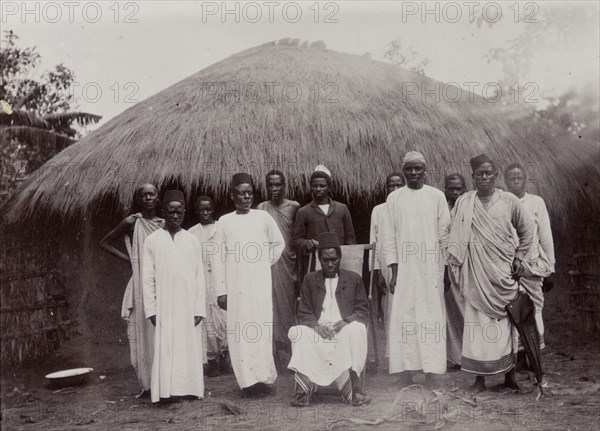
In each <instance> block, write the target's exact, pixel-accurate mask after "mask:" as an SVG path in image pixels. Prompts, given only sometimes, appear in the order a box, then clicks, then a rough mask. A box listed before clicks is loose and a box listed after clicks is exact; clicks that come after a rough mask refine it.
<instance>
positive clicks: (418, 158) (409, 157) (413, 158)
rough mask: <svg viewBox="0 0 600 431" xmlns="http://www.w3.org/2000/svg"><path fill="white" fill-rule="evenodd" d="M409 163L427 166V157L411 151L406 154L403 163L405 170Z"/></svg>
mask: <svg viewBox="0 0 600 431" xmlns="http://www.w3.org/2000/svg"><path fill="white" fill-rule="evenodd" d="M409 162H421V163H423V164H424V165H427V162H425V157H423V154H421V153H419V152H418V151H409V152H408V153H406V154H405V155H404V160H403V161H402V167H403V168H404V166H405V165H406V164H407V163H409Z"/></svg>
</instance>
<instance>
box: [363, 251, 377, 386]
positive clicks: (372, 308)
mask: <svg viewBox="0 0 600 431" xmlns="http://www.w3.org/2000/svg"><path fill="white" fill-rule="evenodd" d="M367 250H369V251H370V258H369V260H370V263H371V264H370V265H369V268H371V269H372V268H373V266H374V265H375V243H372V244H370V245H369V247H368V249H367ZM374 274H375V270H373V269H372V270H371V271H370V274H369V296H368V298H367V301H368V302H369V321H368V322H367V336H368V334H369V331H371V338H372V340H373V353H374V354H375V363H376V364H378V363H379V350H378V348H377V326H376V325H375V321H374V315H375V306H374V305H373V279H374ZM366 376H367V372H366V369H365V370H364V371H363V375H362V387H363V388H364V387H365V381H366Z"/></svg>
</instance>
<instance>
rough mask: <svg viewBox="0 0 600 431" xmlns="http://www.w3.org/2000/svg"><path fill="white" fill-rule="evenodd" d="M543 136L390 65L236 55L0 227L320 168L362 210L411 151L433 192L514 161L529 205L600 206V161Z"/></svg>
mask: <svg viewBox="0 0 600 431" xmlns="http://www.w3.org/2000/svg"><path fill="white" fill-rule="evenodd" d="M482 85H483V84H482ZM436 88H437V90H436ZM432 90H433V91H434V93H435V94H433V95H432V94H431V93H430V94H427V92H428V91H429V92H431V91H432ZM541 123H542V122H541V121H540V122H539V124H535V123H531V122H526V121H523V120H519V119H511V118H509V115H508V114H506V113H504V112H503V111H502V109H501V107H500V106H499V104H497V103H491V102H490V101H488V100H486V99H484V98H482V97H478V96H476V95H473V94H472V93H468V92H466V91H462V92H461V93H460V94H459V93H457V88H455V87H448V86H446V85H445V84H443V83H440V82H437V81H434V80H432V79H430V78H428V77H425V76H420V75H418V74H415V73H413V72H410V71H406V70H403V69H400V68H398V67H397V66H394V65H390V64H386V63H383V62H379V61H374V60H371V59H370V58H367V57H364V56H356V55H349V54H343V53H339V52H335V51H331V50H327V49H324V46H323V44H313V45H307V44H299V43H298V41H297V40H291V41H290V40H288V39H285V40H282V41H279V42H272V43H267V44H264V45H261V46H258V47H255V48H252V49H248V50H246V51H243V52H241V53H239V54H236V55H233V56H231V57H229V58H227V59H225V60H223V61H220V62H218V63H216V64H214V65H212V66H210V67H208V68H206V69H204V70H202V71H200V72H198V73H196V74H194V75H192V76H190V77H188V78H186V79H184V80H182V81H180V82H178V83H176V84H174V85H172V86H171V87H169V88H167V89H165V90H163V91H161V92H159V93H157V94H156V95H154V96H152V97H149V98H148V99H146V100H144V101H142V102H140V103H138V104H136V105H135V106H133V107H131V108H129V109H128V110H126V111H125V112H123V113H122V114H120V115H119V116H117V117H115V118H113V119H112V120H111V121H109V122H108V123H107V124H105V125H103V126H102V127H100V128H99V129H98V130H97V131H95V132H93V133H90V134H89V135H88V136H86V137H85V138H84V139H82V140H81V141H79V142H78V143H76V144H75V145H73V146H71V147H69V148H67V149H65V150H64V151H62V152H61V153H60V154H59V155H57V156H56V157H54V158H53V159H52V160H50V161H49V162H48V163H46V164H45V165H44V166H43V167H42V168H41V169H39V170H38V171H37V172H36V173H35V174H34V175H32V177H31V178H30V179H29V181H28V182H27V183H26V184H25V185H24V187H23V188H22V190H21V192H20V194H18V196H16V198H15V199H14V200H13V201H12V202H11V203H10V205H9V208H8V212H7V214H6V215H7V217H8V220H9V221H10V220H16V219H17V218H18V217H22V216H32V215H34V213H35V211H36V210H38V209H44V214H47V211H46V210H50V211H52V212H54V213H56V214H58V215H61V216H72V215H74V214H81V213H82V212H84V211H85V210H88V209H90V206H91V205H92V204H93V203H98V202H101V203H103V204H104V205H106V203H107V202H110V203H111V205H116V206H117V208H113V209H114V210H116V211H123V210H124V209H125V208H128V207H129V205H130V201H131V197H132V195H133V191H134V189H135V187H136V186H137V185H139V184H141V183H144V182H152V183H155V184H157V185H159V186H160V185H165V184H167V183H171V184H172V183H176V184H178V185H180V186H181V187H183V188H184V189H185V191H186V193H187V194H188V197H189V195H190V194H191V193H192V192H198V191H203V192H207V193H210V194H212V195H214V196H215V197H216V198H217V200H219V199H222V198H223V197H225V196H226V191H227V186H228V182H229V179H230V176H231V174H232V173H233V172H236V171H240V170H242V171H246V172H249V173H251V174H252V175H254V176H255V178H257V179H258V178H261V179H262V177H263V176H264V174H265V173H266V172H267V171H268V170H269V169H272V168H280V169H282V170H284V172H285V173H286V174H287V176H288V186H289V188H290V192H291V194H295V195H296V196H298V194H299V193H303V192H305V191H306V190H307V189H306V186H307V184H306V176H305V175H306V174H307V173H308V172H310V170H311V168H313V167H314V166H315V165H316V164H318V163H325V164H326V165H327V166H328V167H329V168H330V169H331V170H332V171H333V174H334V177H335V181H336V187H337V190H336V194H337V195H338V196H340V195H341V196H343V197H344V198H345V199H346V200H349V201H351V202H361V203H363V204H367V205H368V204H372V203H374V202H373V201H374V198H375V196H377V193H379V192H380V191H381V185H382V181H383V178H384V177H385V174H386V173H387V172H390V171H391V170H393V169H398V167H399V164H400V160H401V158H402V156H403V154H404V153H405V152H406V151H408V150H411V149H417V150H419V151H421V152H422V153H424V155H425V156H426V157H427V159H428V161H429V183H430V184H432V185H436V186H441V180H442V178H443V176H444V175H445V174H447V173H450V172H452V171H459V172H462V173H463V174H465V175H468V174H469V171H468V160H469V158H470V157H472V156H474V155H477V154H479V153H481V152H482V151H485V152H487V153H489V154H490V156H492V157H493V158H495V159H496V160H498V162H499V165H500V167H503V166H506V165H507V164H508V163H510V162H513V161H516V160H520V161H521V162H522V163H524V164H526V165H527V166H528V168H529V170H530V174H531V175H530V179H531V180H532V181H533V182H536V185H537V192H538V193H540V194H541V195H542V196H544V198H545V199H546V200H547V202H548V203H549V206H550V207H551V209H552V210H554V212H555V213H556V212H558V213H563V214H564V212H563V211H564V210H565V208H567V206H571V205H572V204H573V202H574V200H573V199H572V198H573V197H576V196H579V197H583V198H584V200H587V198H589V202H591V196H594V195H596V196H598V195H599V194H598V192H600V184H599V182H598V181H597V174H598V171H597V166H595V165H594V162H596V161H598V155H599V153H598V148H595V147H594V146H593V145H590V144H589V143H584V142H581V141H580V140H578V139H577V138H576V137H575V136H573V135H571V134H569V133H567V132H566V131H562V130H558V129H557V128H551V127H546V126H545V125H543V124H541ZM374 192H377V193H374ZM377 197H380V196H377ZM107 198H108V200H106V199H107ZM579 201H580V202H581V200H579Z"/></svg>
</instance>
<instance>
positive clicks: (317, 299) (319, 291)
mask: <svg viewBox="0 0 600 431" xmlns="http://www.w3.org/2000/svg"><path fill="white" fill-rule="evenodd" d="M338 277H339V280H338V285H337V289H336V290H335V299H336V300H337V303H338V307H339V309H340V314H341V316H342V319H343V320H345V321H347V322H348V323H350V322H354V321H355V320H358V321H359V322H361V323H364V324H365V325H366V324H367V321H368V319H369V307H368V304H367V296H366V294H365V288H364V287H363V282H362V279H361V278H360V276H359V275H358V274H356V273H355V272H352V271H348V270H345V269H341V268H340V273H339V275H338ZM325 292H326V289H325V277H324V276H323V271H322V270H319V271H315V272H310V273H308V274H306V276H305V277H304V282H303V283H302V288H301V289H300V305H299V306H298V313H297V317H298V324H300V325H305V326H308V327H310V328H315V327H317V326H318V325H319V324H318V321H319V318H320V317H321V310H322V309H323V301H324V300H325Z"/></svg>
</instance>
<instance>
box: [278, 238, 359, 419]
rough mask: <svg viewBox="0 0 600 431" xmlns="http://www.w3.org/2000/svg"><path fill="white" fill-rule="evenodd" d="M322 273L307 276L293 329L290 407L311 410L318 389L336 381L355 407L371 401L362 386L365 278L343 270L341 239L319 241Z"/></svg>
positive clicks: (345, 399) (291, 334)
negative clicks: (292, 385) (292, 380)
mask: <svg viewBox="0 0 600 431" xmlns="http://www.w3.org/2000/svg"><path fill="white" fill-rule="evenodd" d="M318 241H319V246H318V256H319V261H320V262H321V268H322V269H321V270H319V271H315V272H311V273H309V274H307V275H306V277H304V281H303V283H302V289H301V291H300V304H299V307H298V313H297V318H298V323H299V324H298V326H293V327H291V328H290V330H289V333H288V337H289V338H290V340H291V342H292V359H291V361H290V363H289V365H288V368H289V369H290V370H292V371H294V372H295V375H294V379H295V381H296V393H295V394H294V399H293V400H292V405H294V406H297V407H302V406H307V405H308V404H309V403H310V401H311V400H312V398H313V395H314V394H315V392H316V390H317V388H318V386H328V385H330V384H332V383H334V382H335V384H336V386H337V388H338V390H339V391H340V393H341V395H342V398H343V400H344V401H345V402H347V403H352V404H354V405H362V404H367V403H368V402H369V401H370V399H369V398H368V397H367V396H366V395H365V393H364V392H363V388H362V387H361V385H360V382H359V376H360V373H361V372H362V371H363V368H364V366H365V361H366V358H367V321H368V312H369V311H368V305H367V297H366V295H365V289H364V287H363V283H362V279H361V277H360V276H359V275H358V274H356V273H354V272H352V271H347V270H344V269H340V262H341V258H342V252H341V249H340V244H339V242H338V239H337V236H336V234H335V233H333V232H325V233H322V234H321V235H319V238H318Z"/></svg>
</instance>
